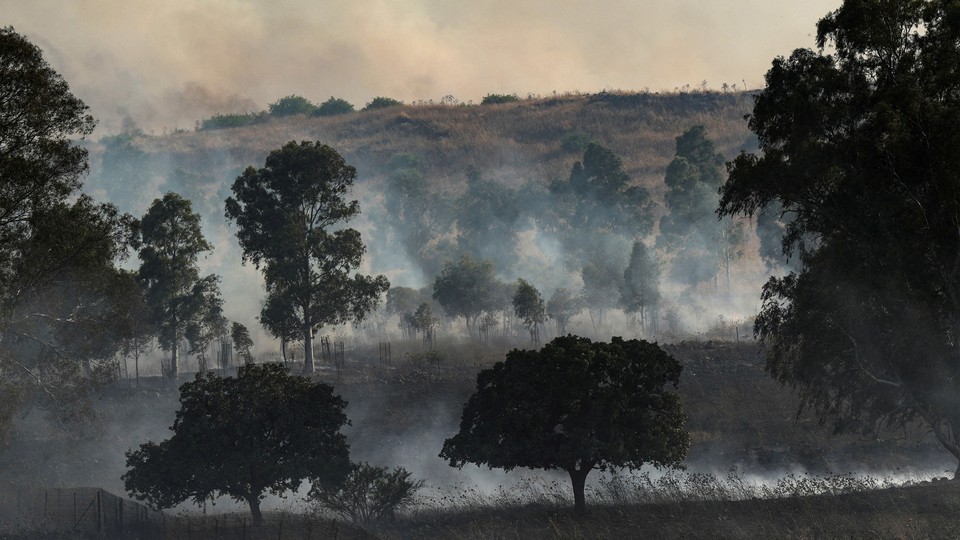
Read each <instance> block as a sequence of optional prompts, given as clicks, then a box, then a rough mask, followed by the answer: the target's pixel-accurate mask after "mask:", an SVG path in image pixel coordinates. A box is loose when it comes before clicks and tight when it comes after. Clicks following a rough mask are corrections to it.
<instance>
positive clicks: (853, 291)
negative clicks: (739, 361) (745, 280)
mask: <svg viewBox="0 0 960 540" xmlns="http://www.w3.org/2000/svg"><path fill="white" fill-rule="evenodd" d="M956 15H957V7H956V5H955V3H952V2H941V1H915V2H914V1H911V2H897V1H887V0H856V1H853V0H847V1H846V2H844V3H843V5H842V6H841V7H840V8H839V9H838V10H836V11H834V12H832V13H830V14H829V15H827V16H826V17H825V18H823V19H821V20H820V22H819V23H818V24H817V45H818V47H820V50H819V51H813V50H810V49H798V50H796V51H794V52H793V54H791V55H790V56H789V57H788V58H776V59H774V61H773V65H772V67H771V68H770V70H769V71H768V72H767V75H766V87H765V88H764V89H763V91H762V92H760V94H759V95H758V96H757V97H756V101H755V105H754V108H753V114H752V115H751V116H750V117H749V126H750V129H751V130H752V131H753V132H754V133H756V134H757V137H758V140H759V142H760V148H759V150H760V152H761V153H759V154H756V155H754V154H747V153H742V154H740V155H739V156H738V157H737V158H736V160H734V161H733V163H731V164H730V165H729V170H730V177H729V179H728V181H727V183H726V184H725V185H724V187H723V191H722V199H721V201H720V212H721V214H722V215H744V214H745V215H755V214H756V213H758V212H763V211H765V210H766V211H773V212H777V213H788V214H789V215H790V219H789V220H788V222H787V223H786V224H785V226H786V229H785V237H784V238H785V242H784V245H785V246H786V247H787V249H788V250H789V252H791V253H792V254H794V255H795V256H797V257H798V258H799V262H800V265H799V270H798V271H796V272H794V273H791V274H789V275H787V276H784V277H781V278H771V279H770V280H769V281H768V282H767V284H766V285H765V286H764V288H763V293H762V296H761V298H762V301H763V304H762V307H761V311H760V314H759V315H758V317H757V320H756V326H755V332H756V333H757V335H758V337H759V338H760V341H761V344H762V346H763V348H764V352H765V354H766V357H767V370H768V371H769V372H770V374H771V375H772V376H773V377H775V378H776V379H777V380H778V381H780V382H781V383H783V384H785V385H789V386H791V387H792V388H796V389H797V391H798V392H799V393H800V396H801V405H802V407H804V408H806V409H810V410H812V411H814V412H815V413H817V414H818V415H819V416H820V418H821V419H822V420H831V421H834V422H835V425H836V427H837V428H838V429H844V430H856V431H859V432H862V433H869V434H875V433H876V431H877V430H878V429H880V428H881V427H900V426H904V425H909V424H910V423H912V422H914V421H916V420H920V421H922V422H923V423H924V424H925V425H926V426H927V427H929V428H930V430H931V431H932V433H933V435H934V436H935V437H936V439H937V441H938V442H939V443H940V444H941V445H942V446H943V448H944V449H946V450H947V451H948V452H949V453H950V454H951V455H953V456H954V457H955V458H957V459H958V462H960V415H958V414H957V410H958V409H957V396H958V395H960V377H958V371H957V366H960V339H958V336H960V264H958V261H960V228H958V227H957V216H958V215H960V180H958V178H960V174H958V171H960V153H958V152H957V148H960V131H958V130H957V118H958V117H960V103H958V101H957V97H956V96H957V95H958V91H960V69H958V68H960V55H958V54H957V43H958V42H960V25H958V24H957V17H956ZM871 436H876V435H871ZM958 472H960V468H958Z"/></svg>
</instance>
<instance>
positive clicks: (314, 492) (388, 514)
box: [307, 463, 424, 525]
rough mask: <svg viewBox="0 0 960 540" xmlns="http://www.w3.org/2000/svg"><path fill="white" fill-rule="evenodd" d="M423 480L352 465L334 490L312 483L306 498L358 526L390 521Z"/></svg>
mask: <svg viewBox="0 0 960 540" xmlns="http://www.w3.org/2000/svg"><path fill="white" fill-rule="evenodd" d="M423 485H424V482H423V480H416V481H412V480H410V473H409V472H407V471H406V470H405V469H404V468H403V467H397V468H395V469H393V471H392V472H388V471H387V469H386V467H374V466H372V465H370V464H369V463H357V464H354V465H353V466H352V467H351V469H350V473H349V474H347V478H346V480H344V481H343V483H342V484H340V485H339V486H338V487H324V486H323V485H320V484H314V485H313V487H312V488H311V489H310V493H309V494H308V495H307V497H308V498H309V499H310V500H312V501H315V502H316V503H317V504H318V505H320V506H321V507H323V508H325V509H327V510H330V511H332V512H334V513H335V514H337V515H338V516H340V517H342V518H346V519H350V520H351V521H353V522H354V523H356V524H358V525H369V524H372V523H374V522H377V521H383V520H385V519H389V520H392V519H393V518H394V512H395V511H396V510H397V509H400V508H403V507H405V506H408V505H410V504H411V503H412V502H413V501H414V496H415V495H416V492H417V491H419V490H420V488H422V487H423Z"/></svg>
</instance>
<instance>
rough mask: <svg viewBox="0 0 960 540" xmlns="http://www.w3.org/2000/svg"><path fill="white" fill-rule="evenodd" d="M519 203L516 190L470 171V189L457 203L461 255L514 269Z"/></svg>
mask: <svg viewBox="0 0 960 540" xmlns="http://www.w3.org/2000/svg"><path fill="white" fill-rule="evenodd" d="M519 200H520V197H519V194H518V192H517V191H516V190H514V189H511V188H509V187H508V186H505V185H502V184H499V183H497V182H494V181H491V180H485V179H484V178H483V177H482V176H481V175H480V173H479V172H477V171H470V172H469V173H468V174H467V189H466V191H465V192H464V194H463V195H462V196H461V197H459V198H458V199H457V200H456V202H455V208H456V210H455V215H456V222H457V230H458V232H459V235H458V237H457V244H458V245H459V247H460V251H461V252H463V253H468V254H470V255H471V256H474V257H479V258H482V259H490V260H491V261H493V263H494V265H495V266H496V267H497V268H500V269H509V268H511V266H512V265H513V264H515V262H516V260H517V257H516V254H515V253H514V251H515V250H514V248H515V246H516V239H517V230H516V224H517V223H518V222H519V220H520V218H521V215H522V212H521V210H522V208H521V205H520V204H518V202H519Z"/></svg>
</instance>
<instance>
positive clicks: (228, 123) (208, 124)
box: [197, 112, 263, 131]
mask: <svg viewBox="0 0 960 540" xmlns="http://www.w3.org/2000/svg"><path fill="white" fill-rule="evenodd" d="M262 121H263V116H262V115H261V114H258V113H252V112H251V113H247V114H215V115H213V116H211V117H210V118H207V119H206V120H202V121H200V122H198V123H197V130H199V131H205V130H209V129H228V128H235V127H243V126H249V125H251V124H257V123H259V122H262Z"/></svg>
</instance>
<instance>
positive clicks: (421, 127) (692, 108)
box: [89, 92, 755, 210]
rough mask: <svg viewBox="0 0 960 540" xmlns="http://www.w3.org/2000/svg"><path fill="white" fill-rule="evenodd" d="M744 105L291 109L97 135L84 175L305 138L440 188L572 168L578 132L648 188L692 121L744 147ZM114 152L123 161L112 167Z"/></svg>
mask: <svg viewBox="0 0 960 540" xmlns="http://www.w3.org/2000/svg"><path fill="white" fill-rule="evenodd" d="M751 107H752V97H751V94H749V93H713V92H707V93H683V94H663V95H661V94H650V93H645V94H611V93H602V94H593V95H565V96H558V97H553V98H546V99H532V100H522V101H519V102H515V103H506V104H499V105H482V106H454V105H406V106H399V107H390V108H384V109H377V110H371V111H362V112H355V113H351V114H344V115H339V116H327V117H308V116H304V115H298V116H289V117H283V118H274V119H271V120H269V121H268V122H266V123H262V124H256V125H251V126H244V127H236V128H226V129H217V130H203V131H193V132H188V131H178V132H173V133H168V134H164V135H144V134H135V135H129V136H119V137H109V138H104V139H101V140H100V141H99V142H98V143H93V144H91V146H90V149H91V158H92V160H91V161H92V164H93V166H92V171H91V177H90V182H89V183H90V185H91V187H94V188H95V189H103V190H105V191H106V192H107V193H108V194H110V195H116V196H119V198H120V199H122V198H123V197H122V196H123V195H124V191H125V190H124V189H123V188H122V187H120V186H118V183H122V182H127V181H130V180H132V179H129V178H122V176H124V174H123V173H124V172H127V171H129V172H135V173H136V175H137V176H138V177H139V178H140V182H138V183H139V184H140V185H141V186H142V185H143V184H144V183H146V184H149V185H150V186H151V187H152V188H153V192H154V193H153V194H154V195H156V194H159V193H161V192H163V191H164V190H167V189H174V188H177V187H179V186H178V185H176V181H175V180H174V179H173V178H172V177H173V176H174V173H175V172H176V170H177V169H181V170H183V171H189V172H192V173H194V174H197V175H200V176H202V177H204V178H206V179H209V180H210V181H213V182H215V183H217V184H218V185H223V184H228V183H229V182H232V180H233V177H234V176H235V175H236V174H237V173H238V172H239V171H240V170H242V169H243V168H245V167H246V166H249V165H254V166H262V164H263V160H264V158H265V157H266V154H267V153H269V152H270V151H271V150H274V149H276V148H279V147H280V146H281V145H283V144H284V143H286V142H287V141H290V140H303V139H310V140H320V141H323V142H325V143H327V144H330V145H331V146H333V147H334V148H336V149H337V150H338V151H340V152H341V153H342V154H343V155H344V156H345V157H346V158H347V161H348V162H350V163H351V164H354V165H355V166H356V167H357V168H358V172H359V181H360V182H361V183H362V182H367V181H376V180H377V179H380V178H381V177H382V175H383V173H384V168H385V166H386V163H387V161H388V160H389V159H390V157H391V156H393V155H394V154H397V153H401V152H405V153H413V154H416V155H418V156H419V157H420V158H421V160H422V169H423V172H424V174H425V176H426V177H427V178H428V180H429V181H430V182H431V183H432V184H433V185H434V186H437V187H441V188H443V189H456V186H458V185H460V184H462V182H463V180H464V179H465V175H466V173H467V171H470V170H477V171H480V172H481V173H482V174H484V175H485V176H486V177H489V178H492V179H496V180H500V181H503V182H507V183H520V182H525V181H536V182H547V181H549V180H551V179H553V178H558V177H565V176H566V175H568V174H569V172H570V167H571V166H572V165H573V162H574V161H576V160H577V159H579V157H580V156H579V155H578V154H579V152H580V148H579V147H577V145H576V144H572V143H574V142H575V141H573V140H571V139H575V138H576V136H578V135H580V136H585V137H586V138H588V139H589V140H593V141H596V142H599V143H600V144H602V145H604V146H607V147H608V148H610V149H611V150H613V151H614V152H615V153H616V154H617V155H619V156H620V157H621V158H622V159H623V162H624V169H625V170H626V172H627V173H628V174H630V175H631V177H633V178H634V179H635V180H636V181H637V182H638V183H641V184H643V185H645V186H647V187H648V189H650V190H651V191H652V192H653V193H654V194H657V193H660V192H661V189H660V186H662V180H663V174H664V169H665V168H666V165H667V163H669V161H670V160H671V159H672V157H673V151H674V139H675V138H676V137H677V136H678V135H680V134H681V133H682V132H683V131H685V130H686V129H688V128H690V127H691V126H694V125H703V126H705V127H706V130H707V134H708V135H709V137H711V139H712V140H713V141H714V143H715V144H716V146H717V149H718V150H719V151H720V152H721V153H723V155H724V156H727V157H728V158H732V157H733V156H734V155H736V153H738V152H739V151H740V150H741V149H744V148H748V149H749V148H753V147H754V146H755V145H754V143H752V142H751V136H750V134H749V131H748V129H747V127H746V122H745V121H744V119H743V117H744V115H745V114H747V113H748V112H749V111H750V109H751ZM565 141H566V144H565ZM122 143H129V145H130V147H127V146H124V144H122ZM131 147H132V148H131ZM105 158H106V163H105ZM120 158H127V160H128V165H129V166H130V167H129V168H125V167H119V166H118V165H117V164H116V163H115V161H116V160H118V159H120ZM146 178H150V180H149V181H145V180H146ZM140 194H141V195H146V194H145V193H143V192H142V191H141V192H140ZM117 202H118V203H120V204H121V205H123V204H124V203H125V202H127V201H123V200H118V201H117ZM131 210H137V209H136V208H131Z"/></svg>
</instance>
